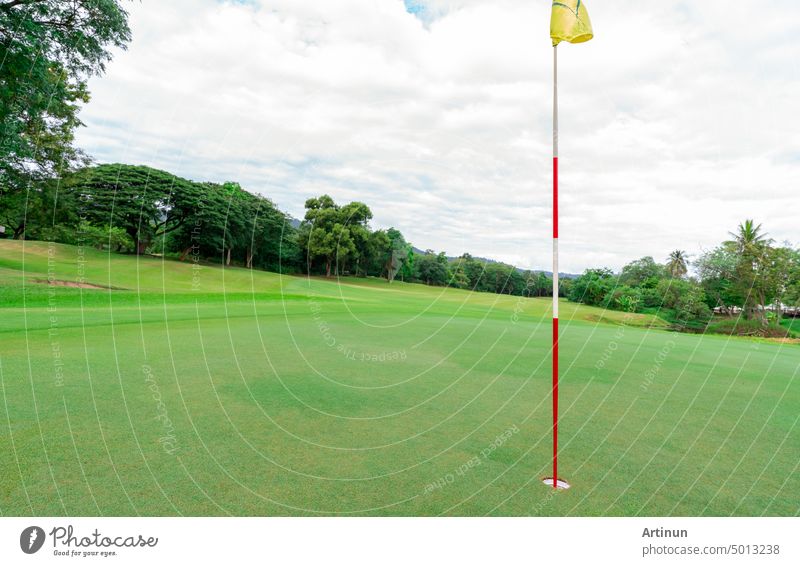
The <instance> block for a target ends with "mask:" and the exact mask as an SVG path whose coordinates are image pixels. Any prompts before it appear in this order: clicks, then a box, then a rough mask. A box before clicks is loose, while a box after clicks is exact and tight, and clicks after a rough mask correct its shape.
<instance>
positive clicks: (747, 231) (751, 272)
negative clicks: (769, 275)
mask: <svg viewBox="0 0 800 566" xmlns="http://www.w3.org/2000/svg"><path fill="white" fill-rule="evenodd" d="M730 235H731V236H732V237H733V239H732V240H728V241H727V242H725V245H726V246H729V247H730V248H732V249H733V250H734V251H735V252H736V255H737V258H738V259H737V265H736V285H737V287H738V288H739V293H740V294H741V296H742V297H744V311H745V316H747V317H748V318H751V317H755V318H758V319H760V320H761V322H762V323H764V324H766V323H767V318H766V316H765V314H764V312H763V311H762V310H761V309H762V308H763V307H764V303H765V302H766V299H767V297H766V290H765V288H764V285H765V281H764V274H763V271H764V268H765V265H764V264H765V262H766V260H767V255H768V252H769V248H770V244H771V243H772V239H771V238H769V237H767V234H764V233H763V232H761V224H758V225H756V223H755V222H754V221H753V220H750V219H748V220H745V221H744V222H742V223H741V224H739V228H738V230H737V231H736V232H730Z"/></svg>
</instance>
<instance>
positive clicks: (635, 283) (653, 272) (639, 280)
mask: <svg viewBox="0 0 800 566" xmlns="http://www.w3.org/2000/svg"><path fill="white" fill-rule="evenodd" d="M662 277H664V267H663V266H661V265H659V264H657V263H656V262H655V260H654V259H653V258H652V257H651V256H646V257H643V258H640V259H637V260H635V261H632V262H630V263H629V264H628V265H626V266H625V267H623V268H622V273H620V276H619V282H620V283H621V284H623V285H629V286H631V287H655V286H656V285H658V281H659V280H660V279H661V278H662Z"/></svg>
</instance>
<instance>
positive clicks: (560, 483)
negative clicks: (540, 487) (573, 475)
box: [542, 478, 572, 489]
mask: <svg viewBox="0 0 800 566" xmlns="http://www.w3.org/2000/svg"><path fill="white" fill-rule="evenodd" d="M542 483H543V484H544V485H548V486H550V487H552V486H553V478H544V479H543V480H542ZM570 487H572V486H570V485H569V482H568V481H567V480H562V479H561V478H559V479H557V480H556V488H557V489H569V488H570Z"/></svg>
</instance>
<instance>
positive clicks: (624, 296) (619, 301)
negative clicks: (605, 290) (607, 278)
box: [606, 285, 642, 312]
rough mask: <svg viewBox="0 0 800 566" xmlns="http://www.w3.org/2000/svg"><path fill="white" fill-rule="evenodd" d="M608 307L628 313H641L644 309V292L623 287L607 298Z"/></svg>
mask: <svg viewBox="0 0 800 566" xmlns="http://www.w3.org/2000/svg"><path fill="white" fill-rule="evenodd" d="M606 306H608V308H612V309H617V310H621V311H626V312H639V311H640V310H641V308H642V291H641V289H637V288H635V287H628V286H627V285H623V286H621V287H617V288H616V289H615V290H614V291H612V292H611V293H609V294H608V295H607V296H606Z"/></svg>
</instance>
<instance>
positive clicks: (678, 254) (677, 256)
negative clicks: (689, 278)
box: [667, 250, 688, 279]
mask: <svg viewBox="0 0 800 566" xmlns="http://www.w3.org/2000/svg"><path fill="white" fill-rule="evenodd" d="M667 271H668V272H669V274H670V275H671V276H672V277H674V278H675V279H680V278H681V277H683V276H684V275H686V272H687V271H688V269H687V268H686V252H685V251H683V250H675V251H673V252H672V253H670V254H669V258H668V259H667Z"/></svg>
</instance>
